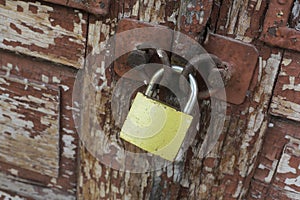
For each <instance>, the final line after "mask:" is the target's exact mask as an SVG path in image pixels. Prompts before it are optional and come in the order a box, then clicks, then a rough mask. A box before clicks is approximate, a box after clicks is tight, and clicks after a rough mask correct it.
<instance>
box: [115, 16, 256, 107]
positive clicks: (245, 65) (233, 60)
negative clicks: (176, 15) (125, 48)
mask: <svg viewBox="0 0 300 200" xmlns="http://www.w3.org/2000/svg"><path fill="white" fill-rule="evenodd" d="M151 26H155V27H156V26H157V27H158V28H164V29H165V30H166V33H168V34H169V36H167V37H169V38H170V39H169V40H164V41H161V43H162V45H164V46H166V48H165V49H167V47H168V48H169V49H170V51H171V49H172V46H171V44H172V39H173V37H172V34H171V33H172V32H171V30H169V29H168V28H167V27H164V26H160V25H153V24H150V23H144V22H139V21H137V20H132V19H123V20H121V21H120V22H119V24H118V29H117V33H120V32H123V31H126V30H130V29H134V28H142V27H151ZM168 30H169V31H168ZM166 35H167V34H166ZM141 37H149V38H151V37H153V35H151V34H149V33H148V32H145V33H144V34H141ZM158 37H160V36H158ZM137 40H138V38H137ZM128 41H129V42H128ZM124 42H125V43H126V44H122V43H124ZM122 45H131V46H132V49H135V48H136V47H137V46H138V45H139V44H133V43H132V44H131V43H130V40H127V41H124V40H122V41H116V48H115V49H116V51H119V49H122ZM204 48H205V49H206V50H207V51H208V52H209V53H211V54H214V55H216V56H217V57H219V58H220V59H221V60H222V61H224V62H226V63H229V64H230V67H231V69H230V78H229V80H227V84H226V86H225V90H226V95H227V98H226V99H223V97H221V96H222V95H221V96H220V95H219V96H218V92H216V93H214V94H213V95H212V96H213V97H215V98H219V99H221V100H225V101H227V102H229V103H233V104H241V103H243V101H244V99H245V97H246V94H247V90H248V88H249V85H250V82H251V80H252V76H253V73H254V70H255V67H256V64H257V60H258V51H257V49H256V48H255V47H254V46H253V45H251V44H247V43H243V42H241V41H238V40H234V39H232V38H228V37H224V36H220V35H215V34H208V37H207V39H206V41H205V43H204ZM129 55H130V54H129ZM129 55H124V56H123V57H121V58H120V59H119V60H117V61H116V62H115V63H114V70H115V72H116V73H117V74H118V75H119V76H123V75H124V74H125V73H126V72H127V71H129V70H130V69H131V67H134V66H131V67H130V66H129V65H128V58H130V56H129ZM135 55H136V56H138V57H141V58H139V60H141V61H143V60H147V57H146V56H145V55H144V54H143V53H141V52H137V53H136V54H135ZM129 60H130V59H129ZM206 78H207V77H206ZM135 79H136V80H139V77H136V78H135Z"/></svg>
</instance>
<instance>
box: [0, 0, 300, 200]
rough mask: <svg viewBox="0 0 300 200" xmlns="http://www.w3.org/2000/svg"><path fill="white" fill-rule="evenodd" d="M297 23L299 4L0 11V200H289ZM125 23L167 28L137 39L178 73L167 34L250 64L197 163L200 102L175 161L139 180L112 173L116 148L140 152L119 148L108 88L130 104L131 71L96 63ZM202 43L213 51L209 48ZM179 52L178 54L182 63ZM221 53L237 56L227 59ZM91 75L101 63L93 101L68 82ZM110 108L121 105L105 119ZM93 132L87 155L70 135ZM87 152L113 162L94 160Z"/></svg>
mask: <svg viewBox="0 0 300 200" xmlns="http://www.w3.org/2000/svg"><path fill="white" fill-rule="evenodd" d="M299 16H300V3H299V0H268V1H267V0H252V1H249V0H214V1H213V0H208V1H204V0H110V1H109V0H106V1H89V0H87V1H73V0H70V1H63V0H47V1H32V0H30V1H25V0H0V19H1V20H0V48H1V49H0V199H91V200H95V199H133V200H136V199H300V181H299V180H300V153H299V149H300V124H299V123H300V42H299V41H300V31H299V29H300V28H299V27H300V23H299V20H300V18H299ZM125 18H126V19H134V20H136V21H139V22H140V23H137V22H135V23H134V24H135V25H129V26H128V27H126V29H128V30H130V29H132V28H141V27H145V26H146V27H153V26H154V27H157V25H160V26H162V27H166V28H168V29H164V28H161V27H160V29H163V31H165V34H163V35H157V36H155V35H151V33H145V34H144V35H142V36H143V37H147V35H148V34H149V35H150V36H149V37H154V38H155V37H156V38H157V40H158V41H160V40H159V39H160V38H163V39H162V40H161V41H160V44H161V45H163V46H164V47H165V49H166V50H167V51H168V56H169V57H170V60H171V62H176V64H178V65H180V64H182V63H180V60H179V61H178V59H177V58H176V56H175V55H172V53H171V52H172V50H174V49H173V48H174V46H176V45H174V38H173V36H172V35H171V34H169V33H170V32H172V30H176V31H180V32H181V33H183V34H186V35H187V36H188V37H189V38H192V39H193V40H195V41H196V43H198V44H201V45H203V46H204V47H206V48H207V51H209V53H215V54H218V56H219V57H220V59H222V60H223V61H225V62H228V63H231V62H233V63H239V65H237V66H236V67H240V68H241V67H245V66H244V65H245V63H254V67H253V71H251V73H250V72H249V71H247V68H245V69H246V70H245V73H241V77H242V76H245V74H246V76H245V77H244V78H243V80H241V81H236V84H235V83H231V84H232V85H231V86H232V88H239V87H237V85H238V84H241V82H243V83H244V81H245V80H246V79H247V82H248V84H244V85H243V87H244V88H245V87H246V90H245V93H241V94H240V93H239V92H240V91H238V90H236V93H237V94H235V92H234V91H233V92H232V93H230V92H228V91H230V87H229V86H227V87H229V90H228V89H227V90H226V91H227V94H231V95H233V96H234V97H233V96H228V97H229V99H228V100H227V101H226V100H225V101H222V102H223V103H225V106H226V109H227V110H226V113H225V114H224V116H223V117H224V119H225V123H224V125H223V124H222V127H221V128H222V131H221V133H220V135H219V137H218V138H217V143H216V144H215V145H214V147H213V149H212V150H211V151H210V153H209V154H208V155H206V156H205V157H204V158H201V157H200V156H199V155H201V147H202V146H203V142H202V141H203V137H204V136H205V135H206V134H207V132H208V128H209V127H208V124H209V122H210V121H211V120H210V119H211V115H212V112H211V109H210V108H211V104H212V103H211V99H210V98H209V97H208V98H200V99H199V113H200V114H201V117H200V118H199V121H198V122H199V127H201V128H200V129H199V130H198V132H197V135H196V137H195V138H193V142H192V143H191V145H190V146H189V148H188V149H187V151H186V152H185V154H184V156H183V158H182V160H181V161H177V162H174V163H172V164H171V165H168V166H166V167H163V168H159V169H156V170H152V171H151V170H150V171H148V172H142V173H132V172H131V171H124V170H117V169H116V168H117V167H116V166H122V164H123V162H124V160H122V155H121V154H117V153H116V152H118V149H119V147H122V148H123V149H124V148H125V149H126V150H128V151H132V152H140V150H139V149H138V148H136V147H134V146H133V145H130V144H124V143H123V142H122V140H121V139H120V138H119V132H120V123H121V122H122V121H124V116H123V112H125V111H124V109H125V110H126V109H127V110H128V109H129V105H128V104H126V102H127V103H128V101H125V99H124V101H123V98H124V96H122V95H123V94H124V91H120V90H118V82H119V81H120V80H122V81H123V82H122V84H123V85H122V86H123V87H122V89H124V90H125V91H127V92H134V91H131V90H132V82H131V81H132V80H131V79H128V80H127V79H122V78H121V75H122V74H124V73H126V72H127V71H128V70H129V69H131V68H130V67H129V66H127V63H126V60H127V56H128V54H126V55H125V56H124V57H120V58H119V60H117V61H116V62H114V63H110V62H111V60H110V56H111V55H112V54H115V53H116V52H118V50H119V49H118V48H117V49H112V50H113V51H109V52H106V54H105V55H104V56H102V57H101V56H100V57H97V55H99V54H101V51H102V49H103V48H104V47H105V45H106V44H108V43H109V42H111V41H115V40H111V38H112V36H114V35H115V34H116V33H120V27H121V23H119V22H120V21H121V20H122V19H125ZM144 23H147V24H144ZM209 35H211V36H212V37H217V38H222V39H221V40H220V42H218V43H216V44H214V45H213V46H209V45H207V41H209V37H208V36H209ZM133 39H134V38H133ZM133 39H131V40H133ZM131 40H129V39H128V40H127V41H126V40H125V41H121V43H122V44H124V43H125V44H126V43H130V42H131ZM232 43H234V44H239V45H240V46H238V48H237V46H233V47H232V46H230V44H232ZM109 44H111V43H109ZM118 44H120V43H116V45H115V46H114V47H118ZM241 46H251V47H253V48H255V52H256V53H252V54H251V53H249V52H250V51H248V50H247V51H246V50H243V48H242V47H241ZM177 47H178V46H177ZM190 47H191V48H186V49H185V47H183V49H184V50H187V52H188V51H190V52H191V54H192V53H194V50H193V48H192V46H190ZM225 47H226V53H227V51H228V53H230V52H236V53H232V54H231V53H230V56H228V54H226V53H224V51H225ZM120 49H122V46H120ZM222 52H223V53H222ZM140 53H141V54H142V56H141V57H142V58H144V57H143V55H144V54H143V52H140ZM247 53H248V54H247ZM187 54H188V53H187ZM247 55H248V58H247ZM99 58H100V59H99ZM249 58H250V61H249ZM251 59H252V61H251ZM113 61H115V60H113ZM152 61H155V62H160V61H159V59H158V58H154V59H153V60H152ZM91 63H98V64H99V63H100V64H99V65H97V66H99V67H98V68H95V72H96V75H97V77H98V79H97V83H96V84H95V85H96V87H95V88H96V90H95V91H92V92H90V91H89V90H87V89H89V87H90V85H91V84H89V83H90V82H88V81H87V79H84V80H83V82H78V81H77V80H81V79H80V78H81V77H80V76H79V75H80V73H81V72H84V70H85V69H89V67H91V66H93V65H91ZM108 64H111V65H109V67H107V68H105V66H106V65H108ZM250 65H251V64H248V66H250ZM183 66H184V65H183ZM246 67H247V65H246ZM88 72H89V71H88ZM78 74H79V75H78ZM197 78H198V79H201V77H197ZM202 78H203V77H202ZM137 79H139V78H137ZM95 85H94V86H95ZM73 88H75V89H74V90H73ZM116 88H117V89H116ZM79 89H83V91H84V90H86V91H88V93H84V94H85V95H86V96H84V97H85V98H84V100H85V104H84V105H85V107H80V106H79V107H78V105H77V103H78V102H77V101H75V102H74V98H76V97H78V96H76V95H75V97H74V92H75V93H76V94H77V92H78V94H79V96H80V95H81V94H82V93H80V92H79V91H78V90H79ZM202 89H203V88H202ZM125 93H126V92H125ZM78 94H77V95H78ZM87 94H88V95H87ZM169 94H170V93H168V92H165V94H164V95H165V98H166V99H168V95H169ZM72 95H73V96H72ZM235 95H237V96H238V97H239V99H238V100H236V98H235ZM199 96H201V95H199ZM113 97H116V98H117V99H119V100H121V102H124V104H123V105H122V104H121V105H119V107H114V105H116V104H114V103H113V102H114V99H113ZM169 100H170V99H169ZM78 108H81V111H83V114H82V113H81V114H82V116H81V118H76V116H77V115H76V113H77V111H78ZM87 108H93V111H95V112H94V113H93V112H85V111H89V110H85V109H87ZM79 110H80V109H79ZM116 112H117V113H119V114H120V115H121V114H122V117H120V116H119V117H116V115H115V113H116ZM74 113H75V114H74ZM74 115H75V117H74ZM125 117H126V116H125ZM73 118H75V119H76V120H75V122H74V119H73ZM78 123H80V126H79V127H78ZM95 123H97V124H98V125H99V127H100V128H101V130H103V132H101V134H104V135H105V136H106V137H107V138H109V140H105V139H103V138H102V140H101V141H100V143H101V145H102V146H97V145H98V144H100V143H99V141H95V143H94V144H95V146H93V147H91V146H88V145H87V143H86V140H85V139H86V138H84V137H82V134H81V131H83V130H84V131H87V132H88V134H91V135H93V136H99V132H97V131H98V129H97V128H99V127H95V126H93V125H94V124H95ZM216 126H217V125H216ZM76 128H77V129H76ZM78 133H79V134H78ZM97 134H98V135H97ZM101 134H100V135H101ZM79 136H80V137H81V139H82V141H83V142H82V141H81V139H80V137H79ZM108 141H109V143H110V145H111V146H110V148H105V147H104V145H105V144H106V143H108ZM93 148H94V149H97V148H98V149H101V150H103V151H105V152H111V153H112V154H111V155H113V156H111V157H102V158H101V159H99V158H96V157H97V155H96V156H95V154H93ZM91 149H92V150H91ZM126 162H131V160H127V161H126ZM107 163H109V164H107ZM144 164H145V163H134V162H133V163H132V165H135V166H138V165H144Z"/></svg>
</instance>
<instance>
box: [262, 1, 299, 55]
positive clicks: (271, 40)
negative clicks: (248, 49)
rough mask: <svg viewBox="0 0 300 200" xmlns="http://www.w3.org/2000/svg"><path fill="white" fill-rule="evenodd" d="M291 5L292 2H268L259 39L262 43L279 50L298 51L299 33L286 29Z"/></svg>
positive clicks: (290, 28)
mask: <svg viewBox="0 0 300 200" xmlns="http://www.w3.org/2000/svg"><path fill="white" fill-rule="evenodd" d="M296 2H297V1H296ZM293 5H294V0H271V1H270V4H269V8H268V11H267V14H266V18H265V21H264V28H263V32H262V34H261V37H260V39H261V40H262V41H264V42H266V43H268V44H270V45H274V46H278V47H281V48H285V49H291V50H295V51H300V31H299V30H296V28H292V27H288V24H289V18H290V14H291V12H292V10H293V9H292V7H293ZM294 6H299V5H296V4H295V5H294ZM298 15H299V14H298ZM294 17H295V16H294Z"/></svg>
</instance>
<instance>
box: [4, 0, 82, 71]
mask: <svg viewBox="0 0 300 200" xmlns="http://www.w3.org/2000/svg"><path fill="white" fill-rule="evenodd" d="M86 19H87V14H84V13H82V12H80V11H78V10H73V9H71V8H66V7H63V6H58V5H51V4H45V3H41V2H38V1H20V0H18V1H9V0H4V1H1V2H0V20H1V23H0V48H3V49H8V50H12V51H17V52H20V53H24V54H27V55H30V56H35V57H39V58H44V59H46V60H50V61H52V62H57V63H61V64H65V65H69V66H73V67H76V68H81V67H83V62H84V55H85V41H86V29H87V23H86Z"/></svg>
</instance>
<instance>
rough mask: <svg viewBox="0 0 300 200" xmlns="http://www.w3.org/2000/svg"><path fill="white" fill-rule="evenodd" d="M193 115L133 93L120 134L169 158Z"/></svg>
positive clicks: (181, 138) (142, 147) (184, 133)
mask: <svg viewBox="0 0 300 200" xmlns="http://www.w3.org/2000/svg"><path fill="white" fill-rule="evenodd" d="M192 119H193V117H192V116H191V115H188V114H185V113H183V112H179V111H177V110H176V109H174V108H172V107H170V106H167V105H165V104H163V103H161V102H158V101H155V100H152V99H150V98H148V97H147V96H145V95H144V94H142V93H137V95H136V97H135V99H134V100H133V103H132V106H131V108H130V111H129V113H128V116H127V118H126V120H125V122H124V124H123V127H122V130H121V133H120V137H121V138H122V139H124V140H126V141H128V142H130V143H132V144H134V145H136V146H138V147H140V148H141V149H144V150H146V151H148V152H150V153H152V154H155V155H158V156H160V157H162V158H164V159H167V160H169V161H173V160H174V159H175V157H176V155H177V153H178V151H179V149H180V146H181V144H182V142H183V140H184V137H185V135H186V133H187V131H188V129H189V127H190V124H191V122H192Z"/></svg>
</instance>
